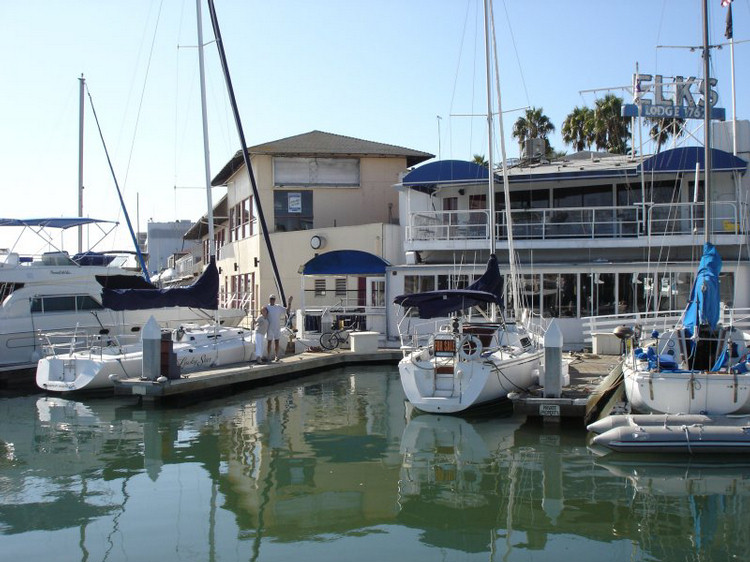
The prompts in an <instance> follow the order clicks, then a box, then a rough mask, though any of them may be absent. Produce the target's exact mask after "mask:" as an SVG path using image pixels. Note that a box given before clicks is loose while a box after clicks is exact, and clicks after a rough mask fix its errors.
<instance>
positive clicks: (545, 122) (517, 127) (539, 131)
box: [513, 107, 555, 152]
mask: <svg viewBox="0 0 750 562" xmlns="http://www.w3.org/2000/svg"><path fill="white" fill-rule="evenodd" d="M554 131H555V126H554V125H553V124H552V121H550V120H549V117H547V116H546V115H545V114H544V109H543V108H541V107H540V108H536V107H531V108H529V109H527V110H526V113H525V114H524V115H523V116H522V117H519V118H518V119H517V120H516V122H515V123H514V124H513V136H514V137H515V138H517V139H518V143H519V144H520V145H521V147H523V145H524V143H525V142H526V141H527V140H528V139H544V146H545V149H546V150H545V152H550V150H551V146H550V144H549V139H548V138H547V136H548V135H549V134H550V133H553V132H554Z"/></svg>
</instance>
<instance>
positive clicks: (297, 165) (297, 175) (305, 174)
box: [273, 157, 359, 187]
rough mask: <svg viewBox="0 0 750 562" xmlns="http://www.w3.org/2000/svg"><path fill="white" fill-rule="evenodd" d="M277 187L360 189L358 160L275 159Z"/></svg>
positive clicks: (274, 167) (274, 168) (274, 170)
mask: <svg viewBox="0 0 750 562" xmlns="http://www.w3.org/2000/svg"><path fill="white" fill-rule="evenodd" d="M273 178H274V185H275V186H277V187H312V186H315V187H359V159H357V158H282V157H277V158H274V159H273Z"/></svg>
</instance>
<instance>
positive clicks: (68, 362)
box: [36, 0, 288, 392]
mask: <svg viewBox="0 0 750 562" xmlns="http://www.w3.org/2000/svg"><path fill="white" fill-rule="evenodd" d="M201 1H202V0H196V15H197V26H198V45H199V48H198V53H199V66H200V72H199V75H200V86H201V88H200V89H201V110H202V119H203V143H204V164H205V178H206V194H207V206H208V238H209V245H210V250H209V255H210V259H209V262H208V265H207V267H206V269H205V270H204V272H203V273H202V275H201V277H200V278H199V279H198V280H197V281H196V282H195V283H193V284H192V285H190V286H188V287H177V288H172V289H133V290H108V289H104V290H103V292H102V301H103V303H104V305H105V306H107V307H110V308H112V309H114V310H138V309H150V308H154V307H157V306H158V307H160V306H165V307H175V306H191V307H195V306H197V307H200V308H203V309H208V310H218V292H219V272H218V269H217V267H216V248H215V237H214V232H213V228H214V226H213V225H214V220H213V203H212V201H211V173H210V166H209V157H208V154H209V153H208V128H207V111H206V88H205V72H204V62H203V46H204V43H203V29H202V28H203V23H202V19H201ZM209 8H210V9H211V19H212V23H213V28H214V34H215V35H216V36H217V37H216V39H217V41H216V43H217V46H218V47H219V51H220V55H221V56H222V62H223V63H224V71H225V78H226V79H227V82H228V87H229V90H230V98H231V101H232V105H233V110H234V112H235V120H236V121H237V128H238V132H239V136H240V141H241V143H242V145H243V146H246V145H245V141H244V134H243V133H242V130H241V124H240V122H239V114H238V112H237V108H236V102H235V100H234V95H233V91H232V89H231V82H229V78H228V70H227V68H226V62H225V58H224V53H223V45H222V44H221V40H220V35H219V31H218V23H217V21H216V14H215V11H214V10H213V5H212V3H211V1H210V0H209ZM243 152H246V151H245V150H243ZM246 164H247V170H248V173H249V174H251V180H252V183H253V184H254V183H255V182H254V179H253V178H252V174H253V172H252V168H251V167H250V165H249V162H248V163H246ZM256 201H260V200H259V199H256ZM258 204H259V203H258ZM259 211H260V212H261V216H262V211H261V210H260V209H259ZM261 222H262V224H263V225H265V221H264V220H262V221H261ZM264 230H265V227H264ZM266 238H268V237H266ZM269 251H270V252H272V249H271V248H270V247H269ZM277 285H278V286H279V287H280V279H279V277H278V275H277ZM279 292H280V293H281V294H282V295H283V291H282V290H281V289H280V291H279ZM143 331H144V333H146V332H148V333H149V334H154V332H156V338H152V339H158V338H159V335H161V340H162V344H163V347H162V348H161V350H162V355H166V356H167V357H166V358H164V357H162V364H161V365H160V370H161V371H162V372H161V375H160V376H157V377H155V380H156V381H158V382H167V381H168V380H169V379H170V378H179V377H180V376H181V375H182V374H184V373H188V372H190V371H196V370H205V369H207V368H210V367H216V366H226V365H232V364H241V363H247V362H248V361H250V360H252V359H254V355H255V353H254V350H255V346H254V338H255V334H254V333H253V332H251V331H249V330H246V329H243V328H239V327H225V326H222V325H221V324H220V322H219V321H218V319H217V320H216V321H215V322H213V323H211V324H208V325H205V326H198V325H185V326H180V327H179V328H177V329H173V330H171V331H167V332H162V333H161V334H159V332H160V328H159V326H158V324H157V323H156V321H155V320H153V319H150V320H149V322H147V324H146V326H145V327H144V330H143ZM287 339H288V333H284V331H283V330H282V338H281V341H280V346H281V348H282V349H284V348H285V347H286V340H287ZM165 342H166V344H165ZM164 344H165V345H164ZM165 348H166V349H165ZM53 351H54V350H53ZM148 355H149V350H148V349H147V344H146V343H144V341H143V339H142V340H141V341H140V342H136V343H120V342H119V341H117V339H115V338H111V337H109V336H108V335H104V336H103V337H102V338H101V339H100V341H99V342H98V345H94V346H87V348H86V349H83V350H71V351H69V352H67V353H65V352H63V353H60V354H57V353H53V354H51V355H48V356H47V357H44V358H42V359H41V360H40V361H39V363H38V366H37V373H36V382H37V386H39V387H40V388H42V389H44V390H47V391H53V392H75V391H82V390H98V389H102V388H111V387H112V386H113V384H114V382H115V381H116V380H118V379H123V378H133V377H143V376H148V375H146V371H147V369H146V368H145V367H144V363H145V360H146V358H147V356H148ZM149 370H150V369H149ZM150 374H153V373H150Z"/></svg>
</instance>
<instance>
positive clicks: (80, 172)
mask: <svg viewBox="0 0 750 562" xmlns="http://www.w3.org/2000/svg"><path fill="white" fill-rule="evenodd" d="M85 89H86V79H85V78H84V77H83V74H81V77H80V78H79V79H78V217H79V218H83V97H84V95H83V93H84V90H85ZM81 252H83V226H82V225H79V226H78V253H79V254H80V253H81Z"/></svg>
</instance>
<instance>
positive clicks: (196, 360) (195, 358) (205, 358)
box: [178, 353, 213, 367]
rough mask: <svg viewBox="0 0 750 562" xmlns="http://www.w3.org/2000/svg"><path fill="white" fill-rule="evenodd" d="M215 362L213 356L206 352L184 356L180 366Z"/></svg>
mask: <svg viewBox="0 0 750 562" xmlns="http://www.w3.org/2000/svg"><path fill="white" fill-rule="evenodd" d="M212 362H213V359H212V356H211V355H209V354H206V353H201V354H200V355H190V356H187V357H183V358H181V359H180V360H179V361H178V364H179V366H180V367H201V366H203V365H211V363H212Z"/></svg>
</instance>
